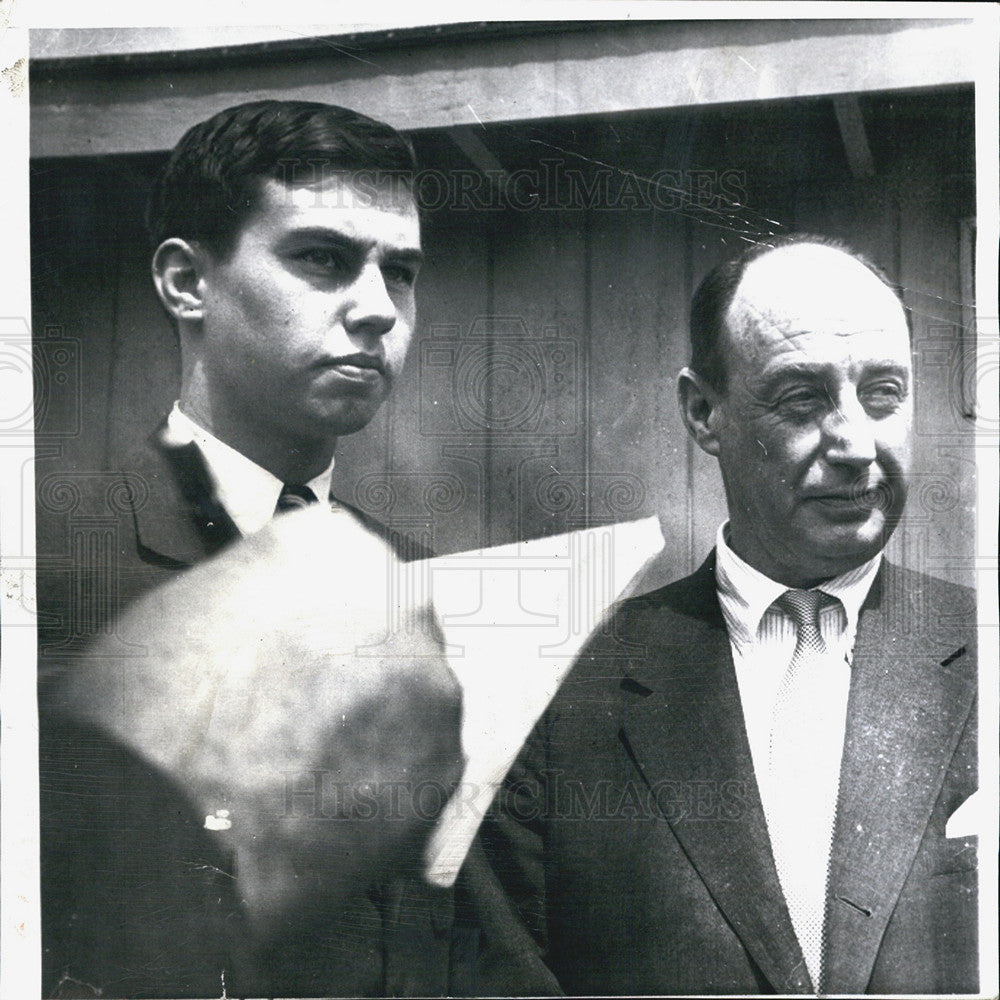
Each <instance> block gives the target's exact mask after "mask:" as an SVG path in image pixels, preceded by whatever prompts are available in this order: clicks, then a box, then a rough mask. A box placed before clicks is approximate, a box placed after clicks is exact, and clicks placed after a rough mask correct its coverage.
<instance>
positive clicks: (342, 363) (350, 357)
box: [327, 352, 386, 381]
mask: <svg viewBox="0 0 1000 1000" xmlns="http://www.w3.org/2000/svg"><path fill="white" fill-rule="evenodd" d="M327 367H329V368H333V369H334V370H336V371H337V372H338V374H340V375H343V376H344V378H350V379H357V380H358V381H370V380H373V379H376V378H378V377H379V376H381V377H382V378H385V376H386V367H385V361H383V359H382V358H380V357H378V356H377V355H375V354H364V353H362V352H359V353H357V354H345V355H344V356H343V357H339V358H334V359H333V360H332V361H329V362H327Z"/></svg>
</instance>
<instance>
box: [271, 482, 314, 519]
mask: <svg viewBox="0 0 1000 1000" xmlns="http://www.w3.org/2000/svg"><path fill="white" fill-rule="evenodd" d="M318 502H319V501H318V500H317V499H316V494H315V493H313V491H312V490H311V489H310V488H309V487H308V486H289V485H288V484H287V483H286V484H285V485H284V486H282V487H281V493H279V494H278V503H277V505H276V506H275V508H274V513H275V514H285V513H287V512H288V511H290V510H301V509H302V508H303V507H308V506H309V505H310V504H314V503H318Z"/></svg>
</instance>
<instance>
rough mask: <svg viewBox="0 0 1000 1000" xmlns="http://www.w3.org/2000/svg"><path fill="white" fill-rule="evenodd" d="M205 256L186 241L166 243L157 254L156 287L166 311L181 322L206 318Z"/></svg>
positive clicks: (155, 268)
mask: <svg viewBox="0 0 1000 1000" xmlns="http://www.w3.org/2000/svg"><path fill="white" fill-rule="evenodd" d="M203 266H204V255H203V252H202V251H201V250H199V249H198V248H197V247H195V246H192V245H191V244H190V243H188V242H186V241H185V240H181V239H177V238H175V237H174V238H171V239H169V240H164V241H163V242H162V243H161V244H160V245H159V246H158V247H157V248H156V253H154V254H153V284H154V285H156V291H157V293H158V294H159V296H160V301H161V302H162V303H163V306H164V308H165V309H166V310H167V312H168V313H170V315H171V316H173V317H174V319H176V320H178V321H182V320H183V321H187V322H191V321H195V320H200V319H201V318H202V305H203V302H202V294H203V286H202V272H203Z"/></svg>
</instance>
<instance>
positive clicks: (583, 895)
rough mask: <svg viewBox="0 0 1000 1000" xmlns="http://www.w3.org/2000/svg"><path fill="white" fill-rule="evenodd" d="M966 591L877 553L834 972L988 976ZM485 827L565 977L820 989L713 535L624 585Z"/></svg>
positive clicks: (832, 952)
mask: <svg viewBox="0 0 1000 1000" xmlns="http://www.w3.org/2000/svg"><path fill="white" fill-rule="evenodd" d="M974 643H975V602H974V597H973V595H972V594H971V592H969V591H967V590H965V589H964V588H960V587H955V586H952V585H949V584H945V583H942V582H941V581H938V580H934V579H932V578H930V577H927V576H923V575H920V574H917V573H912V572H908V571H905V570H902V569H899V568H897V567H894V566H892V565H889V564H885V565H884V566H883V568H882V570H881V571H880V574H879V576H878V578H877V579H876V582H875V584H874V586H873V588H872V591H871V592H870V594H869V596H868V598H867V600H866V602H865V604H864V607H863V609H862V613H861V618H860V622H859V627H858V634H857V641H856V645H855V654H854V663H853V667H852V676H851V689H850V696H849V706H848V721H847V732H846V739H845V749H844V759H843V765H842V778H841V789H840V797H839V802H838V808H837V819H836V829H835V834H834V841H833V848H832V857H831V863H830V880H829V888H828V899H827V929H828V932H827V938H826V944H825V948H826V950H825V967H826V970H827V973H826V975H827V981H826V982H825V983H824V990H825V991H826V992H829V993H843V994H857V993H863V992H872V993H896V992H899V993H911V992H915V993H941V992H945V993H952V992H956V993H960V992H967V991H968V992H973V991H975V990H976V989H977V986H978V964H977V963H978V959H977V942H976V934H977V928H976V912H977V911H976V844H975V838H961V839H958V840H951V839H948V838H946V837H945V824H946V821H947V818H948V817H949V816H950V815H951V813H952V812H954V810H955V809H956V808H957V807H958V806H959V805H960V804H961V802H962V801H963V800H964V799H966V798H967V797H968V796H969V795H970V794H971V793H972V791H973V790H974V789H975V788H976V735H975V724H976V713H975V694H976V672H975V645H974ZM482 835H483V840H484V844H485V847H486V850H487V853H488V855H489V856H490V858H491V860H492V863H493V865H494V867H495V870H496V871H497V874H498V877H499V879H500V880H501V882H502V883H503V884H504V885H505V886H506V888H507V890H508V892H509V893H510V894H511V896H512V898H513V900H514V902H515V904H516V906H517V907H518V910H519V912H520V914H521V917H522V919H523V920H524V922H525V924H526V926H527V927H528V929H529V930H530V931H531V932H532V933H533V935H534V939H535V941H536V946H537V948H538V950H539V953H540V954H541V955H542V956H543V957H544V959H545V961H546V962H547V964H548V966H549V968H550V969H551V970H552V971H553V972H554V973H555V975H556V977H557V979H558V980H559V984H560V986H561V987H562V988H563V989H564V990H565V991H567V992H569V993H609V994H624V993H638V994H644V993H645V994H650V993H651V994H657V993H667V994H675V993H676V994H723V993H730V994H752V993H770V992H779V993H801V992H810V991H811V990H812V988H813V987H812V984H811V982H810V979H809V973H808V971H807V969H806V966H805V962H804V960H803V957H802V952H801V949H800V947H799V944H798V941H797V939H796V937H795V934H794V931H793V929H792V924H791V920H790V917H789V914H788V910H787V907H786V905H785V901H784V897H783V895H782V892H781V888H780V885H779V882H778V877H777V873H776V870H775V865H774V861H773V857H772V854H771V847H770V841H769V839H768V832H767V826H766V823H765V819H764V813H763V809H762V806H761V802H760V796H759V793H758V790H757V785H756V781H755V778H754V773H753V768H752V764H751V758H750V750H749V745H748V743H747V737H746V732H745V729H744V724H743V714H742V708H741V703H740V698H739V691H738V688H737V682H736V676H735V670H734V668H733V662H732V655H731V651H730V644H729V637H728V634H727V631H726V627H725V622H724V620H723V617H722V613H721V609H720V607H719V603H718V599H717V597H716V592H715V580H714V557H712V558H709V560H708V561H707V562H706V563H705V564H704V565H703V566H702V567H701V569H700V570H698V572H696V573H695V574H694V575H693V576H691V577H689V578H687V579H685V580H681V581H679V582H677V583H674V584H671V585H670V586H668V587H665V588H663V589H661V590H658V591H655V592H654V593H651V594H648V595H643V596H641V597H637V598H634V599H631V600H628V601H626V602H625V603H624V604H623V605H622V607H621V608H620V610H619V612H618V613H617V615H616V616H615V618H614V619H613V621H612V622H611V623H610V624H609V625H608V626H607V627H606V629H605V630H604V632H603V633H602V634H600V635H598V636H596V637H595V638H593V639H592V640H591V641H590V643H589V645H588V647H587V648H586V650H585V651H584V653H583V655H582V656H581V658H580V660H579V662H578V663H577V664H576V666H575V667H574V670H573V672H572V673H571V675H570V677H569V678H568V680H567V681H566V683H565V684H564V685H563V687H562V689H561V690H560V691H559V693H558V694H557V695H556V698H555V699H554V701H553V703H552V705H551V706H550V708H549V710H548V712H547V713H546V715H545V716H544V717H543V719H542V721H541V722H540V723H539V726H538V727H537V729H536V731H535V734H534V735H533V737H532V739H531V741H529V744H528V746H527V747H526V749H525V751H524V753H523V754H522V756H521V759H520V761H519V764H518V765H517V766H516V767H515V769H514V771H512V773H511V775H510V777H509V779H508V782H507V785H506V787H505V789H504V792H503V794H502V795H501V798H500V800H499V802H498V804H497V808H496V810H495V815H494V816H493V817H491V819H490V820H489V822H488V823H487V825H486V827H485V828H484V830H483V834H482Z"/></svg>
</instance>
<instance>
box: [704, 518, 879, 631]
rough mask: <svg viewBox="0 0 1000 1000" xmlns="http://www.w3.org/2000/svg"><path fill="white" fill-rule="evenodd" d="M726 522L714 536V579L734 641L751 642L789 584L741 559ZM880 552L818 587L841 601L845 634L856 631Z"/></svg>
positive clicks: (727, 625) (875, 572) (877, 566)
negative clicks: (731, 539)
mask: <svg viewBox="0 0 1000 1000" xmlns="http://www.w3.org/2000/svg"><path fill="white" fill-rule="evenodd" d="M728 527H729V522H728V521H727V522H725V523H724V524H722V525H720V526H719V530H718V532H716V536H715V583H716V587H717V588H718V592H719V603H720V604H721V605H722V614H723V617H724V618H725V620H726V627H727V628H728V630H729V634H730V636H731V637H732V638H733V641H734V642H736V643H737V645H740V646H743V645H746V644H749V643H752V642H753V641H754V640H755V639H756V636H757V630H758V628H759V627H760V620H761V618H763V617H764V613H765V612H766V611H767V609H768V608H769V607H770V606H771V605H772V604H773V603H774V602H775V601H776V600H777V599H778V598H779V597H780V596H781V595H782V594H783V593H784V592H785V591H786V590H788V589H789V588H788V587H786V586H785V585H784V584H783V583H778V582H777V581H775V580H772V579H771V578H770V577H768V576H765V575H764V574H763V573H761V572H759V571H758V570H756V569H754V568H753V567H752V566H750V565H749V564H748V563H746V562H744V561H743V560H742V559H741V558H740V557H739V556H738V555H737V554H736V553H735V552H733V550H732V549H731V548H730V547H729V544H728V543H727V542H726V531H727V529H728ZM881 563H882V553H881V552H878V553H877V554H876V555H874V556H873V557H872V558H871V559H869V560H868V561H867V562H866V563H862V565H860V566H857V567H855V568H854V569H852V570H848V571H847V572H846V573H841V574H840V576H835V577H833V579H831V580H826V581H824V582H823V583H822V584H821V585H820V586H819V587H818V588H816V589H818V590H822V591H823V592H824V593H826V594H830V596H831V597H836V598H837V600H839V601H840V603H841V604H842V605H843V608H844V613H845V615H846V618H847V622H846V625H847V635H849V636H853V635H854V634H855V632H856V631H857V627H858V617H859V615H860V614H861V605H862V604H863V603H864V600H865V598H866V597H867V596H868V591H869V590H870V589H871V586H872V583H873V582H874V581H875V576H876V574H877V573H878V570H879V566H880V565H881Z"/></svg>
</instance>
